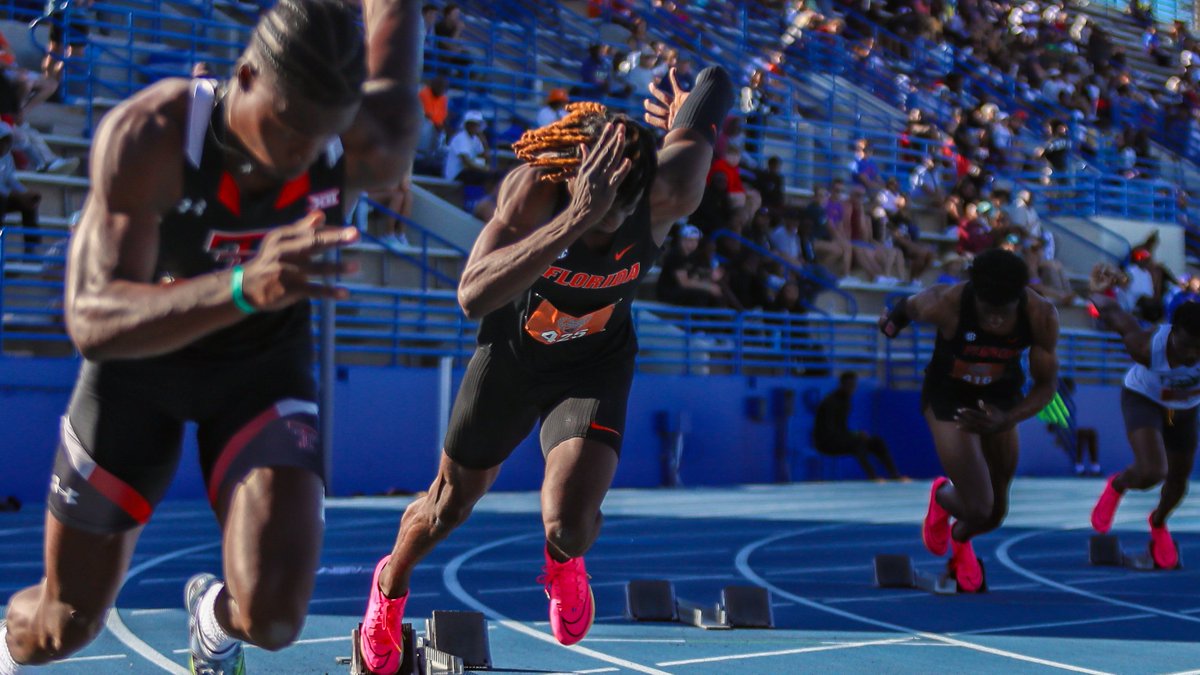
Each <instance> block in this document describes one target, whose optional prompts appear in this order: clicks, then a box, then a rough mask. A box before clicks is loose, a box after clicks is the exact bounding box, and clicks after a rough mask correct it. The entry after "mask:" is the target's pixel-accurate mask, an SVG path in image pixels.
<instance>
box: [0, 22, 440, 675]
mask: <svg viewBox="0 0 1200 675" xmlns="http://www.w3.org/2000/svg"><path fill="white" fill-rule="evenodd" d="M364 5H365V12H364V14H365V21H364V23H365V26H366V41H365V44H364V39H363V31H362V29H361V28H359V24H358V22H359V17H358V16H357V11H356V10H354V9H353V8H352V7H351V6H350V5H349V4H346V3H344V2H342V1H341V0H279V2H278V3H277V4H276V5H275V6H274V7H273V8H272V9H270V10H268V11H267V12H266V13H264V14H263V16H262V18H261V19H260V21H259V23H258V26H257V27H256V28H255V30H254V34H253V36H252V38H251V43H250V45H249V46H248V47H247V49H246V51H245V53H244V54H243V55H242V57H241V59H240V60H239V62H238V63H237V66H236V71H235V74H234V76H233V78H232V79H231V80H230V81H229V82H227V83H225V84H223V85H221V86H216V83H214V82H212V81H208V80H191V81H189V80H181V79H170V80H164V81H161V82H158V83H156V84H154V85H153V86H150V87H148V88H146V89H145V90H143V91H141V92H140V93H138V94H136V95H135V96H133V97H132V98H131V99H130V100H128V101H126V102H125V103H123V104H121V105H120V106H118V107H117V108H115V109H114V110H113V111H112V112H111V113H109V114H108V115H107V116H106V117H105V118H104V120H103V121H102V122H101V124H100V127H99V129H98V130H97V133H96V139H95V146H94V151H93V155H92V160H91V191H90V192H89V194H88V197H87V202H86V204H85V205H84V210H83V216H82V219H81V220H80V223H79V229H78V231H77V232H76V233H75V235H74V236H73V237H72V242H71V250H70V258H69V261H68V265H67V291H66V320H67V329H68V331H69V333H70V335H71V339H72V340H73V341H74V343H75V345H76V347H77V348H78V349H79V351H80V352H82V353H83V356H84V358H85V361H84V363H83V366H82V368H81V371H80V374H79V379H78V382H77V384H76V387H75V392H74V394H73V395H72V397H71V403H70V407H69V408H68V409H67V413H66V415H65V416H63V418H62V422H61V430H62V437H61V443H60V446H59V450H58V456H57V459H56V461H55V467H54V475H53V477H52V480H51V484H50V487H51V489H50V495H49V505H48V506H49V513H48V515H47V518H46V545H45V550H46V572H45V578H44V579H43V580H42V582H41V583H40V584H38V585H37V586H34V587H32V588H27V589H25V590H23V591H21V592H19V593H17V594H16V595H15V596H13V598H12V601H11V603H10V604H9V606H8V617H7V619H8V622H7V631H5V630H4V629H2V628H0V638H2V639H0V673H4V674H5V675H7V674H9V673H13V672H16V671H17V670H18V669H19V666H18V665H17V664H39V663H46V662H48V661H53V660H56V659H62V658H64V657H66V656H68V655H69V654H71V653H72V652H74V651H76V650H78V649H80V648H81V647H83V646H84V645H86V644H88V643H89V642H90V641H91V640H92V639H93V638H94V637H95V636H96V634H97V632H98V631H99V630H100V628H101V627H102V625H103V622H104V616H105V613H106V612H107V610H108V609H109V607H111V606H112V604H113V601H114V599H115V598H116V595H117V590H118V589H119V588H120V587H121V581H122V579H123V578H124V576H125V571H126V569H127V568H128V567H129V560H130V557H131V556H132V554H133V549H134V544H135V543H136V541H137V539H138V535H139V534H140V533H141V531H142V526H143V525H145V524H146V521H147V520H149V518H150V515H151V512H152V511H153V510H154V507H155V505H156V504H157V503H158V501H159V500H160V499H161V498H162V496H163V493H164V492H165V491H166V489H167V486H168V485H169V483H170V482H171V477H172V475H173V474H174V472H175V467H176V465H177V463H178V461H179V454H180V446H181V440H182V432H183V428H184V422H185V421H187V420H194V421H196V422H197V424H198V441H199V447H200V459H201V462H202V465H203V466H202V468H203V473H204V478H205V481H206V484H207V486H208V496H209V499H210V500H211V502H212V505H213V508H214V510H215V512H216V515H217V518H218V520H219V521H220V524H221V528H222V531H223V534H222V540H223V542H224V544H225V548H224V569H225V573H226V576H227V580H226V582H225V583H221V582H218V581H217V580H216V578H215V577H212V576H211V575H202V576H199V577H197V578H194V579H193V580H192V582H189V584H188V588H187V594H186V595H187V604H188V609H189V613H190V614H191V619H190V621H189V624H190V633H191V635H190V642H191V652H192V654H191V658H192V669H193V672H197V671H200V672H204V673H241V672H243V670H244V661H243V658H242V647H241V643H242V641H246V642H250V643H252V644H255V645H258V646H260V647H263V648H265V649H280V648H282V647H285V646H287V645H288V644H290V643H291V642H292V641H293V640H294V639H295V637H296V635H297V633H298V632H299V631H300V628H301V627H302V626H303V624H304V617H305V614H306V610H307V606H308V600H309V596H310V595H311V593H312V589H313V582H314V576H315V571H316V566H317V560H318V556H319V553H320V549H321V537H322V530H323V525H322V523H323V513H322V510H323V509H322V500H323V491H324V486H323V466H324V460H323V459H322V453H323V452H326V451H328V449H327V448H325V449H323V448H321V447H319V445H318V435H317V432H316V430H315V428H314V427H315V425H316V424H317V406H316V404H315V403H314V388H315V387H314V382H313V381H312V354H311V351H312V338H311V323H310V319H309V299H310V298H318V297H342V296H343V295H344V291H340V290H337V289H335V288H332V287H329V286H326V285H323V284H322V283H320V280H319V277H320V276H321V275H324V274H334V273H338V272H340V271H342V270H344V269H345V267H344V266H342V265H326V264H322V263H319V262H314V261H313V256H314V254H317V253H320V252H322V251H325V250H328V249H331V248H334V247H338V246H344V245H346V244H348V243H351V242H353V241H355V239H356V233H355V231H354V230H353V229H352V228H344V229H343V228H340V227H333V225H336V224H340V223H341V220H342V212H343V207H344V206H346V205H347V203H348V202H352V201H353V200H354V198H355V196H356V195H357V194H358V193H359V192H360V191H362V190H364V189H380V188H384V187H388V186H392V185H395V184H396V183H398V182H399V181H400V180H402V179H405V178H406V177H407V173H408V171H409V170H410V165H411V160H412V155H413V149H414V147H415V142H416V137H417V133H416V132H417V130H418V129H419V119H420V108H419V107H418V106H417V100H416V88H417V84H418V78H419V74H420V69H421V55H420V51H419V50H420V45H421V39H420V36H421V16H420V7H421V3H420V2H418V1H417V0H365V2H364ZM339 137H340V139H339ZM326 223H328V225H327V224H326Z"/></svg>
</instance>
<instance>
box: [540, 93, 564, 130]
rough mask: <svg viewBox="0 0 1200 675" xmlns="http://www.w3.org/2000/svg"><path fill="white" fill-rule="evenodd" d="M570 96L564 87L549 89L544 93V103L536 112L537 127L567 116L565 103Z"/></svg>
mask: <svg viewBox="0 0 1200 675" xmlns="http://www.w3.org/2000/svg"><path fill="white" fill-rule="evenodd" d="M570 100H571V97H570V96H568V95H567V90H566V89H551V90H550V93H549V94H547V95H546V105H544V106H542V109H541V110H539V111H538V114H537V125H538V126H539V127H545V126H550V125H551V124H554V123H555V122H557V121H559V120H561V119H562V118H564V117H566V116H567V103H569V102H570Z"/></svg>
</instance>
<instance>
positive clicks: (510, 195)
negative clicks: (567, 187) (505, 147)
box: [492, 164, 562, 227]
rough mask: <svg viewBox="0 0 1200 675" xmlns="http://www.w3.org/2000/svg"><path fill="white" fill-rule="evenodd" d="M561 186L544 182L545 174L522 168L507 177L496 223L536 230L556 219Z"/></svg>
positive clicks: (493, 218) (503, 185)
mask: <svg viewBox="0 0 1200 675" xmlns="http://www.w3.org/2000/svg"><path fill="white" fill-rule="evenodd" d="M560 190H562V187H561V186H560V185H559V184H558V183H551V182H550V181H545V180H542V172H541V171H539V170H537V169H535V168H533V167H530V166H528V165H525V164H522V165H521V166H518V167H517V168H515V169H513V170H512V171H510V172H508V175H507V176H505V177H504V182H503V184H502V185H501V186H500V195H499V198H498V199H497V200H496V214H495V215H494V216H493V217H492V220H493V221H501V222H503V223H504V224H505V225H506V226H509V227H514V226H515V227H536V226H538V225H542V224H544V223H546V222H547V221H549V220H550V219H551V218H553V217H554V216H555V215H556V214H555V211H556V209H557V206H558V201H559V195H560V194H561V193H560Z"/></svg>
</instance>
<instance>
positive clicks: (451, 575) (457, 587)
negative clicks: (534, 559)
mask: <svg viewBox="0 0 1200 675" xmlns="http://www.w3.org/2000/svg"><path fill="white" fill-rule="evenodd" d="M541 536H544V535H543V534H542V533H540V532H539V533H536V534H518V535H514V536H511V537H505V538H504V539H500V540H497V541H493V542H492V543H490V544H484V545H482V546H476V547H475V548H472V549H468V550H466V551H464V552H462V553H460V554H459V555H457V556H455V557H454V559H452V560H451V561H450V562H449V563H447V564H446V567H445V568H444V569H443V570H442V582H443V583H444V584H445V585H446V588H447V589H448V590H449V591H450V594H451V595H453V596H454V597H455V598H457V599H458V600H459V601H460V602H462V603H463V604H464V605H466V606H468V607H470V608H471V609H473V610H475V611H477V612H482V613H483V614H484V615H485V616H487V617H488V618H489V619H491V620H493V621H497V622H499V623H500V625H501V626H504V627H505V628H508V629H509V630H514V631H516V632H518V633H524V634H525V635H528V636H529V637H532V638H534V639H537V640H541V641H542V642H547V643H549V644H552V645H555V646H557V647H561V648H562V649H566V650H568V651H572V652H575V653H576V654H581V655H583V656H589V657H591V658H593V659H597V660H599V661H604V662H606V663H611V664H613V665H614V666H620V667H621V668H627V669H629V670H634V671H637V672H639V673H648V674H649V675H670V674H669V673H667V672H666V671H662V670H658V669H657V668H651V667H649V666H643V665H642V664H640V663H634V662H633V661H627V660H625V659H622V658H619V657H616V656H612V655H610V654H605V653H604V652H598V651H596V650H594V649H588V648H587V647H580V646H579V645H572V646H570V647H564V646H563V645H560V644H559V643H558V640H556V639H554V636H553V635H548V634H546V633H543V632H541V631H539V630H535V629H533V628H530V627H529V626H526V625H525V624H523V623H521V622H520V621H514V620H512V619H510V618H508V617H507V616H505V615H503V614H501V613H500V612H497V611H496V610H494V609H492V608H491V607H488V606H487V605H485V604H483V603H482V602H480V601H479V600H478V599H476V598H475V596H473V595H471V594H470V593H468V592H467V591H466V589H464V588H463V587H462V584H461V583H459V581H458V570H459V569H460V568H461V567H462V566H463V563H465V562H467V561H468V560H470V559H471V558H474V557H475V556H477V555H479V554H480V553H483V552H485V551H490V550H492V549H494V548H499V547H501V546H507V545H508V544H511V543H513V542H517V541H522V540H525V539H533V538H535V537H541Z"/></svg>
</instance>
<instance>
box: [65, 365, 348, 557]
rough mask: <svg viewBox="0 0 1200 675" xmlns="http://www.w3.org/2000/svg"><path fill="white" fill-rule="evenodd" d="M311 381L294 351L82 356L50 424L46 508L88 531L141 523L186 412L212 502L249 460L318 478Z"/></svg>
mask: <svg viewBox="0 0 1200 675" xmlns="http://www.w3.org/2000/svg"><path fill="white" fill-rule="evenodd" d="M315 390H316V386H315V383H314V381H313V377H312V368H311V356H310V355H309V354H303V353H290V354H275V355H270V356H264V357H256V358H254V359H239V360H236V361H230V362H204V363H196V362H183V361H181V360H178V359H169V358H164V359H147V360H140V361H108V362H104V363H93V362H89V361H85V362H84V364H83V366H82V368H81V369H80V373H79V379H78V380H77V381H76V384H75V390H74V392H73V393H72V395H71V403H70V405H69V407H68V408H67V413H66V415H64V416H63V417H62V420H61V422H60V427H61V434H60V440H59V446H58V454H57V456H56V457H55V461H54V473H53V476H52V477H51V483H50V494H49V496H48V499H47V504H48V507H49V509H50V511H51V513H53V514H54V516H55V517H56V518H57V519H58V520H60V521H62V522H63V523H65V524H67V525H69V526H72V527H76V528H79V529H83V530H87V531H90V532H98V533H113V532H122V531H125V530H129V529H132V528H134V527H138V526H139V525H143V524H145V523H146V522H147V521H148V520H149V519H150V516H151V514H152V512H153V511H154V508H155V507H156V506H157V505H158V503H159V501H160V500H161V499H162V497H163V495H164V494H166V491H167V488H168V487H169V486H170V484H171V480H172V478H173V477H174V475H175V469H176V467H177V466H178V464H179V459H180V454H181V452H182V447H183V433H184V425H185V424H186V423H187V422H189V421H191V422H195V423H196V440H197V445H198V447H199V454H200V464H201V470H202V473H203V476H204V482H205V487H206V488H207V492H208V498H209V501H210V502H211V503H212V504H213V506H214V507H215V506H216V505H217V504H218V503H219V502H220V500H221V499H222V498H223V497H225V496H226V495H227V494H228V493H229V491H230V490H231V489H232V487H233V486H234V485H236V484H237V483H238V482H239V481H240V480H241V479H242V478H244V477H245V476H246V474H247V473H249V472H250V471H251V470H252V469H255V468H258V467H277V466H288V467H298V468H302V469H307V470H309V471H312V472H313V473H315V474H317V475H318V476H322V477H323V476H324V471H325V458H324V454H323V452H322V448H321V444H320V436H319V435H318V433H317V405H316V403H315V402H314V401H315V396H314V393H315Z"/></svg>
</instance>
